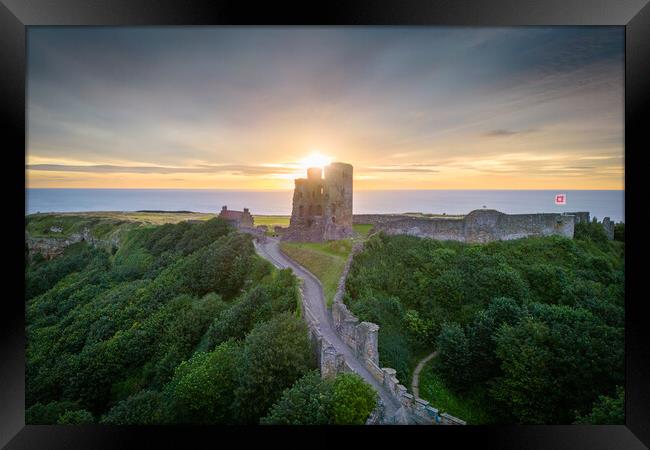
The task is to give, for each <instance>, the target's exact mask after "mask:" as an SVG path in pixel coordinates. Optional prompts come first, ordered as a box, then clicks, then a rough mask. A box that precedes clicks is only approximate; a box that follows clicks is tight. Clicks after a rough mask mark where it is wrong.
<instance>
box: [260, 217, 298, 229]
mask: <svg viewBox="0 0 650 450" xmlns="http://www.w3.org/2000/svg"><path fill="white" fill-rule="evenodd" d="M289 218H290V217H289V216H258V215H255V216H253V221H254V222H255V226H258V225H266V226H267V227H269V228H273V227H274V226H276V225H278V226H281V227H288V226H289Z"/></svg>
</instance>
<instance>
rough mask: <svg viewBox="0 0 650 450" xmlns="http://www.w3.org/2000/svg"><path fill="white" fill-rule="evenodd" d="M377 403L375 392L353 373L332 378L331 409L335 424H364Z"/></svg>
mask: <svg viewBox="0 0 650 450" xmlns="http://www.w3.org/2000/svg"><path fill="white" fill-rule="evenodd" d="M376 405H377V393H376V392H375V390H374V389H373V388H372V387H371V386H370V385H369V384H368V383H366V382H365V381H363V379H362V378H361V377H360V376H359V375H357V374H354V373H343V374H339V375H337V377H336V378H335V379H334V392H333V394H332V409H333V413H334V423H335V424H337V425H365V423H366V420H367V419H368V416H370V413H371V412H372V411H373V409H375V406H376Z"/></svg>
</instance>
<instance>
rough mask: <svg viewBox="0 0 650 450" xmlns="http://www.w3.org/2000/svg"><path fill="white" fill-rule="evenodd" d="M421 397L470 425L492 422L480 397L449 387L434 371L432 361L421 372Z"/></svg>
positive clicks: (441, 410) (442, 411)
mask: <svg viewBox="0 0 650 450" xmlns="http://www.w3.org/2000/svg"><path fill="white" fill-rule="evenodd" d="M420 397H422V398H423V399H424V400H428V401H429V403H430V404H431V406H433V407H434V408H437V409H438V410H439V411H440V412H441V413H444V412H446V413H448V414H451V415H452V416H454V417H458V418H459V419H462V420H464V421H465V422H467V423H468V424H469V425H478V424H486V423H490V416H489V415H488V414H487V412H486V411H485V407H484V406H483V405H482V404H481V402H480V399H479V398H477V397H473V396H472V395H470V394H468V395H467V396H460V395H458V394H455V393H454V392H452V391H450V390H449V389H447V387H446V386H445V384H444V382H443V380H442V379H441V378H440V376H439V375H438V374H436V373H435V372H434V370H433V367H432V361H429V362H428V363H427V365H426V366H425V367H424V369H422V372H421V373H420Z"/></svg>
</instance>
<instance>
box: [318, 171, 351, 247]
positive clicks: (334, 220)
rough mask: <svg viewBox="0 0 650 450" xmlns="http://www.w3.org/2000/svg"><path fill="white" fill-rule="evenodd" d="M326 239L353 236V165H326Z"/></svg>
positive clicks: (324, 236) (324, 237)
mask: <svg viewBox="0 0 650 450" xmlns="http://www.w3.org/2000/svg"><path fill="white" fill-rule="evenodd" d="M324 192H325V195H324V202H325V230H324V235H323V239H324V240H335V239H343V238H346V237H350V236H352V165H351V164H345V163H332V164H330V165H329V166H326V167H325V184H324Z"/></svg>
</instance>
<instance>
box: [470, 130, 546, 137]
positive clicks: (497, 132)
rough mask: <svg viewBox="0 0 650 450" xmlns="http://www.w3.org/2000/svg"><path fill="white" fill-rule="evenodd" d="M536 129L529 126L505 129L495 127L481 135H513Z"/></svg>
mask: <svg viewBox="0 0 650 450" xmlns="http://www.w3.org/2000/svg"><path fill="white" fill-rule="evenodd" d="M535 131H537V130H536V129H533V128H530V129H528V130H506V129H497V130H491V131H488V132H486V133H483V136H489V137H502V136H514V135H517V134H520V135H521V134H528V133H534V132H535Z"/></svg>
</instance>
